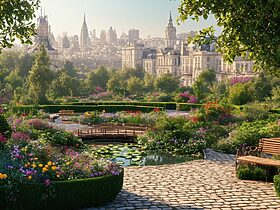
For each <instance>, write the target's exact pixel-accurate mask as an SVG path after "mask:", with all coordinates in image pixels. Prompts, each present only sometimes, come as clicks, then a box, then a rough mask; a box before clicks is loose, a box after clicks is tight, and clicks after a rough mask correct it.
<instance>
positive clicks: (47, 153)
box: [0, 140, 122, 205]
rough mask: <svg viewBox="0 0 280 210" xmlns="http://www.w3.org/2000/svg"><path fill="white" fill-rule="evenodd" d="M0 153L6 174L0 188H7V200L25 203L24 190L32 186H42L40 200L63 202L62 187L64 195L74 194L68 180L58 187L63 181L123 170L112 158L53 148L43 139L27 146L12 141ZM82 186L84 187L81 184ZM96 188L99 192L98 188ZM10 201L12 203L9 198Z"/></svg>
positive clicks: (31, 142)
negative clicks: (101, 158)
mask: <svg viewBox="0 0 280 210" xmlns="http://www.w3.org/2000/svg"><path fill="white" fill-rule="evenodd" d="M0 156H1V160H2V161H1V162H0V172H1V174H5V175H6V176H5V179H4V183H2V182H1V189H3V187H4V189H5V191H4V192H5V193H7V194H6V195H5V196H6V197H7V199H17V201H19V203H21V202H24V200H25V199H22V195H21V193H23V192H25V191H26V188H28V186H30V185H31V186H36V185H37V186H39V185H40V186H41V187H40V191H39V192H38V191H37V192H38V193H39V195H40V200H39V201H40V202H44V200H45V201H48V199H50V201H54V202H62V200H60V199H61V198H60V196H61V190H63V189H64V190H65V189H67V191H66V192H64V194H65V195H66V194H69V193H70V194H72V193H71V192H72V191H71V190H70V191H68V190H69V187H67V186H68V185H67V184H66V183H65V185H64V187H63V188H62V189H59V188H57V185H59V183H60V181H66V182H68V181H69V180H77V179H86V178H93V177H101V176H104V177H106V176H108V175H113V176H119V175H120V174H121V173H122V169H121V168H120V167H119V166H118V165H116V164H113V163H111V162H110V161H107V160H98V159H96V158H95V157H94V156H93V155H91V154H89V153H88V152H77V151H75V150H72V149H70V148H63V147H52V146H51V145H50V144H48V143H46V142H45V141H42V140H37V141H30V142H29V143H28V144H27V145H25V146H23V145H20V144H11V145H10V146H8V147H7V148H6V150H4V151H3V152H2V153H1V154H0ZM105 179H106V178H105ZM57 181H59V182H57ZM119 181H120V180H119ZM81 182H82V180H80V181H79V183H81ZM62 183H63V182H62ZM71 183H73V182H70V183H69V185H70V186H71ZM87 183H88V182H87ZM88 184H90V183H88ZM92 186H93V185H92ZM22 187H23V188H22ZM72 187H74V186H72ZM76 187H77V186H76ZM76 187H75V188H76ZM80 187H82V186H81V185H80ZM29 190H30V188H29V189H28V191H29ZM34 190H36V188H35V189H34ZM53 190H56V192H53ZM79 190H81V188H80V189H79ZM94 190H95V191H96V189H94ZM81 192H82V191H81ZM1 193H3V191H1ZM25 193H26V192H25ZM57 193H58V194H59V195H57ZM107 193H108V192H107ZM11 196H12V197H11ZM57 196H58V197H57ZM68 196H69V195H68ZM66 197H67V196H66ZM31 198H32V197H31ZM35 199H36V198H35ZM56 199H58V200H56ZM7 202H9V204H11V203H10V201H9V200H7ZM37 202H38V201H37ZM95 202H97V201H95ZM16 203H18V202H16ZM21 204H22V203H21ZM25 204H26V203H25ZM32 205H33V204H32Z"/></svg>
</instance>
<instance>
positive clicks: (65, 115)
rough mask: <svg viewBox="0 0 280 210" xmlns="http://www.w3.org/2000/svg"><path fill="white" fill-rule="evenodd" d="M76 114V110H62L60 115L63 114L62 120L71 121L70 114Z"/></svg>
mask: <svg viewBox="0 0 280 210" xmlns="http://www.w3.org/2000/svg"><path fill="white" fill-rule="evenodd" d="M71 115H75V113H74V110H60V111H59V116H61V120H62V121H69V116H71Z"/></svg>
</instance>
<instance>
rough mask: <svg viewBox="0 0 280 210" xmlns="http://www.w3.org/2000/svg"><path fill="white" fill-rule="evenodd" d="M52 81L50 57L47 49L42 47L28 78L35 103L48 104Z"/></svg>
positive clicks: (30, 92) (31, 95)
mask: <svg viewBox="0 0 280 210" xmlns="http://www.w3.org/2000/svg"><path fill="white" fill-rule="evenodd" d="M51 81H52V71H51V69H50V61H49V57H48V55H47V51H46V49H45V47H44V46H43V45H41V47H40V49H39V51H38V52H37V54H36V57H35V62H34V64H33V66H32V68H31V70H30V71H29V73H28V78H27V83H28V87H29V96H30V98H31V99H33V101H34V103H39V104H42V103H46V102H47V97H46V93H47V90H48V88H49V84H50V83H51Z"/></svg>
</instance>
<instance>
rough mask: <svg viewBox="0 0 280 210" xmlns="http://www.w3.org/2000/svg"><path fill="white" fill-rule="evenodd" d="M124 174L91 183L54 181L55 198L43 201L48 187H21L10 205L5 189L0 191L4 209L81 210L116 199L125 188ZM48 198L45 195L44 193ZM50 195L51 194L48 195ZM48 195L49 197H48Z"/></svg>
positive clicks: (97, 179) (35, 185) (87, 181)
mask: <svg viewBox="0 0 280 210" xmlns="http://www.w3.org/2000/svg"><path fill="white" fill-rule="evenodd" d="M123 175H124V174H123V172H122V173H121V174H120V175H106V176H101V177H95V178H88V179H76V180H68V181H55V182H53V183H52V187H50V188H49V190H52V189H54V196H48V197H47V198H46V199H44V200H42V197H43V196H44V192H45V191H46V190H45V189H46V188H45V187H44V186H43V185H41V184H37V183H36V184H24V185H23V184H19V185H17V188H19V195H18V198H17V201H16V202H9V203H7V202H6V201H5V200H4V199H3V197H4V193H5V188H4V187H3V186H2V187H0V196H1V198H2V199H0V206H1V209H2V208H3V207H4V209H17V210H20V209H28V210H33V209H34V210H37V209H48V210H52V209H65V210H66V209H67V210H70V209H80V208H87V207H96V206H100V205H103V204H104V203H106V202H109V201H112V200H114V199H115V197H116V196H117V194H118V193H119V192H120V191H121V189H122V186H123ZM45 194H46V193H45ZM48 194H49V193H48ZM46 195H47V194H46Z"/></svg>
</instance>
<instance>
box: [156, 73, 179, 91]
mask: <svg viewBox="0 0 280 210" xmlns="http://www.w3.org/2000/svg"><path fill="white" fill-rule="evenodd" d="M179 83H180V80H179V78H177V77H175V76H173V75H172V74H164V75H162V76H161V77H159V78H157V79H156V81H155V86H156V88H158V89H159V90H161V91H163V92H166V93H172V92H174V91H175V90H176V89H178V88H179Z"/></svg>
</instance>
